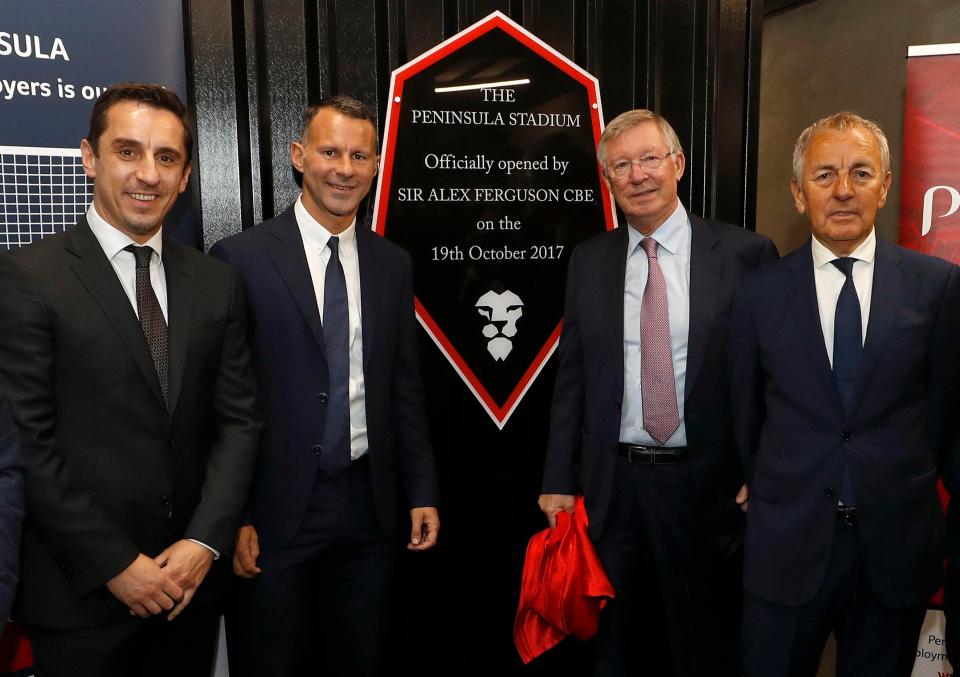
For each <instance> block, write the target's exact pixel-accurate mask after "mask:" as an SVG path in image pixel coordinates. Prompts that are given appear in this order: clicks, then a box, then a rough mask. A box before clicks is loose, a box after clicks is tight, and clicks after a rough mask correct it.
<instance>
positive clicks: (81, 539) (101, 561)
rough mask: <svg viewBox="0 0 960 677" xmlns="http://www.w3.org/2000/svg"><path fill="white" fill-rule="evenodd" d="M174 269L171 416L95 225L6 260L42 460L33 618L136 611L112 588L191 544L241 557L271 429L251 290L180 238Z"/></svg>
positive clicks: (11, 346) (8, 354)
mask: <svg viewBox="0 0 960 677" xmlns="http://www.w3.org/2000/svg"><path fill="white" fill-rule="evenodd" d="M163 266H164V271H165V274H166V281H167V300H168V315H169V328H168V335H169V402H170V405H169V413H168V412H167V410H166V409H165V408H164V404H163V399H162V395H161V392H160V384H159V380H158V378H157V375H156V371H155V369H154V366H153V361H152V359H151V357H150V350H149V348H148V346H147V342H146V338H145V337H144V334H143V331H142V329H141V327H140V324H139V322H138V320H137V317H136V313H135V312H134V309H133V307H132V305H131V303H130V301H129V299H128V297H127V295H126V294H125V293H124V291H123V287H122V286H121V284H120V281H119V279H118V278H117V275H116V273H115V272H114V269H113V267H112V266H111V264H110V262H109V261H108V260H107V257H106V256H105V255H104V253H103V249H102V248H101V247H100V244H99V243H98V242H97V240H96V238H95V237H94V235H93V233H92V231H91V230H90V227H89V226H88V225H87V223H86V219H81V220H80V222H79V223H78V224H77V226H76V227H75V228H73V229H72V230H70V231H68V232H66V233H62V234H58V235H53V236H51V237H48V238H46V239H44V240H42V241H41V242H38V243H36V244H34V245H31V246H29V247H25V248H23V249H19V250H16V251H13V252H10V253H7V254H4V255H0V289H2V290H3V293H2V294H0V380H2V384H3V387H4V388H5V389H6V392H7V394H8V396H9V398H10V403H11V406H12V410H13V415H14V418H15V420H16V422H17V424H18V425H19V427H20V432H21V442H22V446H23V456H24V465H25V467H26V496H27V519H26V523H25V528H24V537H23V553H22V572H23V575H22V577H21V579H22V580H21V596H20V599H19V605H18V606H19V609H20V618H21V619H22V620H23V621H24V622H26V623H28V624H33V625H38V626H45V627H54V628H56V627H61V628H77V627H95V626H99V625H103V624H107V623H112V622H115V621H121V620H128V619H129V618H130V616H129V614H128V613H127V609H126V607H125V606H124V605H123V604H121V603H120V602H119V601H118V600H117V599H116V598H114V597H113V596H112V595H111V594H110V592H109V591H108V590H107V589H106V588H105V587H104V584H105V583H106V582H107V581H109V580H110V579H111V578H113V577H114V576H116V575H117V574H119V573H120V572H121V571H123V570H124V569H125V568H126V567H127V566H128V565H129V564H130V563H131V562H132V561H133V560H134V559H135V558H136V557H137V555H138V553H144V554H145V555H148V556H155V555H157V554H159V553H160V552H161V551H162V550H163V549H164V548H166V547H167V546H169V545H170V544H171V543H173V542H174V541H176V540H178V539H180V538H193V539H196V540H199V541H201V542H203V543H206V544H207V545H209V546H211V547H213V548H215V549H217V550H219V551H220V553H221V554H222V555H224V557H223V558H222V559H223V560H225V561H226V562H227V564H223V563H222V562H221V563H217V564H219V565H222V566H229V564H228V562H229V559H230V553H231V552H232V549H233V540H234V537H235V532H236V528H237V525H238V524H239V521H240V516H241V512H242V508H243V504H244V501H245V499H246V494H247V490H248V486H249V480H250V475H251V473H252V470H253V462H254V456H255V454H256V446H257V436H258V430H259V417H258V414H257V410H256V402H255V390H254V382H253V373H252V370H251V368H250V358H249V350H248V347H247V343H246V338H245V323H244V308H243V300H242V296H241V293H240V288H239V284H238V282H237V280H236V276H235V275H234V273H233V271H231V270H230V268H229V267H228V266H225V265H223V264H222V263H221V262H219V261H215V260H214V259H211V258H209V257H207V256H204V255H203V254H201V253H200V252H197V251H195V250H193V249H190V248H188V247H185V246H183V245H180V244H178V243H176V242H173V241H169V240H164V244H163ZM217 564H215V568H216V567H217ZM208 578H209V576H208ZM206 587H208V586H207V582H206V581H205V582H204V585H202V586H201V588H200V590H199V592H198V595H197V597H195V598H194V599H195V601H194V602H193V603H195V604H196V603H198V598H199V600H202V599H203V597H204V596H205V594H206Z"/></svg>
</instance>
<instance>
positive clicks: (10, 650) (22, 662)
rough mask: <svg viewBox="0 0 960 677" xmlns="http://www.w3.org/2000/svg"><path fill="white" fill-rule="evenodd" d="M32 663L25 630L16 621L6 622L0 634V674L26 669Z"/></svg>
mask: <svg viewBox="0 0 960 677" xmlns="http://www.w3.org/2000/svg"><path fill="white" fill-rule="evenodd" d="M32 665H33V654H32V652H31V651H30V640H28V639H27V633H26V631H25V630H24V629H23V628H21V627H20V626H19V625H17V624H16V623H7V625H6V627H5V628H4V629H3V634H2V635H0V675H7V674H11V673H19V672H21V671H26V670H27V669H28V668H29V667H30V666H32Z"/></svg>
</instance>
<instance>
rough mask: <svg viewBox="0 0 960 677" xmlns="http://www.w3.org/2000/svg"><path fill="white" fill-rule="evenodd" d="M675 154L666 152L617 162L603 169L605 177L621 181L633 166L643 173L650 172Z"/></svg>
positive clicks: (669, 151) (670, 151)
mask: <svg viewBox="0 0 960 677" xmlns="http://www.w3.org/2000/svg"><path fill="white" fill-rule="evenodd" d="M675 152H676V151H672V150H668V151H667V152H666V153H664V154H663V155H647V156H645V157H642V158H640V159H639V160H617V161H616V162H614V163H613V164H612V165H607V166H606V167H604V171H606V173H607V176H612V177H613V178H615V179H622V178H623V177H625V176H627V175H628V174H629V173H630V171H631V170H632V169H633V166H634V165H636V166H637V167H639V168H640V169H642V170H643V171H645V172H652V171H653V170H655V169H660V165H662V164H663V161H664V160H666V159H667V158H668V157H670V156H671V155H673V154H674V153H675Z"/></svg>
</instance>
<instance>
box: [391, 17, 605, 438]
mask: <svg viewBox="0 0 960 677" xmlns="http://www.w3.org/2000/svg"><path fill="white" fill-rule="evenodd" d="M390 90H391V91H390V106H389V109H388V114H387V126H386V134H385V139H384V150H383V154H382V155H383V159H382V164H381V171H380V177H379V184H378V187H377V197H376V204H375V207H374V213H375V216H374V227H375V228H376V230H377V232H379V233H380V234H381V235H383V236H385V237H386V238H388V239H389V240H392V241H394V242H396V243H397V244H399V245H400V246H401V247H403V248H404V249H406V250H407V251H408V252H410V255H411V256H412V257H413V262H414V268H415V271H416V283H415V284H416V287H415V294H416V311H417V317H418V319H419V321H420V323H421V324H422V325H423V327H424V329H426V331H427V332H428V333H429V335H430V336H431V338H432V339H433V340H434V342H435V343H436V344H437V346H438V347H439V348H440V350H441V351H443V353H444V354H445V355H446V357H447V359H448V360H449V361H450V363H451V364H452V365H453V367H454V368H455V369H456V370H457V372H458V373H459V374H460V376H461V377H462V378H463V380H464V382H465V383H466V385H467V387H468V388H470V390H471V391H472V392H473V393H474V395H476V397H477V399H478V400H479V401H480V403H481V404H482V405H483V407H484V408H485V409H486V411H487V412H488V413H489V415H490V417H491V418H492V419H493V420H494V422H495V423H496V424H497V425H498V426H499V427H500V428H503V426H504V425H505V424H506V422H507V420H508V419H509V418H510V415H511V413H512V412H513V411H514V409H515V408H516V406H517V405H518V404H519V402H520V400H521V399H522V397H523V395H524V393H525V392H526V390H527V389H528V388H529V387H530V384H531V383H532V382H533V380H534V379H535V378H536V376H537V374H538V373H539V372H540V370H541V369H542V367H543V364H544V362H545V361H546V360H547V359H548V358H549V357H550V355H551V354H552V353H553V351H554V350H555V348H556V346H557V341H558V339H559V335H560V325H561V321H562V317H563V297H564V286H565V280H566V271H567V263H568V261H569V258H570V254H571V252H572V250H573V248H574V247H575V246H576V245H577V244H579V243H580V242H582V241H583V240H585V239H587V238H589V237H591V236H592V235H595V234H597V233H600V232H602V231H604V230H607V229H610V228H613V227H615V217H614V211H613V206H612V202H611V200H610V196H609V194H608V192H607V189H606V186H605V185H604V183H603V180H602V178H601V175H600V170H599V166H598V164H597V161H596V156H595V148H596V143H597V141H598V140H599V136H600V131H601V129H602V126H603V121H602V113H601V108H600V98H599V89H598V87H597V81H596V79H595V78H593V77H592V76H591V75H589V74H588V73H587V72H585V71H584V70H582V69H581V68H579V67H578V66H576V65H575V64H574V63H573V62H571V61H570V60H568V59H567V58H566V57H564V56H563V55H561V54H560V53H558V52H557V51H555V50H553V49H552V48H551V47H549V46H548V45H546V44H545V43H543V42H542V41H541V40H539V39H538V38H536V37H535V36H534V35H532V34H531V33H529V32H528V31H526V30H525V29H523V28H522V27H521V26H519V25H518V24H516V23H514V22H513V21H511V20H510V19H508V18H507V17H506V16H505V15H503V14H501V13H499V12H495V13H494V14H491V15H490V16H488V17H487V18H486V19H484V20H482V21H480V22H479V23H476V24H474V25H473V26H471V27H469V28H467V29H466V30H464V31H463V32H461V33H459V34H457V35H456V36H454V37H453V38H451V39H449V40H447V41H446V42H443V43H442V44H440V45H438V46H437V47H435V48H434V49H432V50H430V51H429V52H427V53H425V54H423V55H421V56H420V57H419V58H417V59H415V60H414V61H411V62H410V63H408V64H406V65H405V66H403V67H401V68H399V69H398V70H396V71H395V72H394V73H393V78H392V82H391V88H390Z"/></svg>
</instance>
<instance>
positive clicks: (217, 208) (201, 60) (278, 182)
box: [184, 0, 762, 675]
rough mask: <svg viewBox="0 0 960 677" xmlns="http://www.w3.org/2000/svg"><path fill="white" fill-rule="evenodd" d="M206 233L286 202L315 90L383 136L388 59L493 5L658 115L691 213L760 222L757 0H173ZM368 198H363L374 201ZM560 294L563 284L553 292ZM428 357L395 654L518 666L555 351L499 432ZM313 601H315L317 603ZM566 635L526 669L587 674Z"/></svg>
mask: <svg viewBox="0 0 960 677" xmlns="http://www.w3.org/2000/svg"><path fill="white" fill-rule="evenodd" d="M184 6H185V9H186V10H187V11H186V12H185V16H186V17H187V18H186V22H187V34H188V36H189V40H190V44H189V45H188V54H189V55H190V56H191V67H192V73H191V75H192V99H193V101H192V104H193V106H194V109H195V111H196V115H197V120H198V126H199V153H198V158H197V161H196V165H197V169H198V171H199V177H200V193H201V196H200V199H201V213H202V218H203V231H204V236H205V238H204V239H205V245H206V246H207V247H209V246H210V245H211V244H213V242H215V241H216V240H217V239H219V238H221V237H224V236H225V235H228V234H231V233H235V232H239V231H240V230H242V229H244V228H248V227H252V226H254V225H255V224H256V223H259V222H260V221H261V220H263V219H266V218H269V217H271V216H273V215H275V214H276V213H278V212H280V211H282V210H283V209H285V208H286V207H287V206H288V205H289V204H290V203H291V202H292V201H293V199H294V198H295V197H296V195H297V193H298V190H299V189H298V188H297V184H296V182H295V177H294V176H293V171H292V168H291V166H290V160H289V146H290V142H291V141H292V140H293V139H295V138H297V136H298V135H299V132H300V126H301V111H302V109H303V107H304V105H305V104H306V102H307V101H308V100H311V99H315V98H317V97H321V96H326V95H329V94H335V93H345V94H352V95H354V96H357V97H358V98H361V99H363V100H365V101H366V102H367V103H369V104H371V105H373V106H375V107H376V110H377V112H378V119H379V121H380V130H379V131H380V134H381V138H382V134H383V120H384V119H385V115H386V107H387V97H388V94H389V86H390V74H391V71H392V70H393V69H395V68H397V67H398V66H399V65H401V64H403V63H406V62H407V61H409V60H410V59H413V58H415V57H417V56H418V55H420V54H422V53H423V52H424V51H426V50H428V49H430V48H431V47H433V46H434V45H436V44H437V43H439V42H441V41H442V40H445V39H447V38H449V37H451V36H452V35H454V34H455V33H457V32H458V31H460V30H462V29H463V28H465V27H467V26H469V25H470V24H472V23H474V22H475V21H478V20H480V19H482V18H483V17H484V16H486V15H487V14H489V13H490V12H492V11H494V10H499V11H501V12H504V13H505V14H507V15H508V16H510V18H512V19H513V20H514V21H517V22H518V23H520V24H522V25H524V26H525V27H526V28H527V29H528V30H531V31H532V32H533V33H535V34H536V35H538V36H539V37H540V38H541V39H543V40H545V41H546V42H547V43H549V44H551V45H552V46H554V47H555V48H556V49H558V50H559V51H560V52H562V53H563V54H564V55H566V56H568V57H569V58H571V59H573V60H574V61H575V62H577V63H578V64H579V65H581V66H582V67H584V68H586V69H587V70H588V71H590V72H591V73H593V74H594V75H595V76H596V77H597V78H598V79H599V80H600V89H601V94H602V102H603V112H604V117H605V119H606V120H608V121H609V120H611V119H612V118H613V117H614V116H616V115H618V114H619V113H621V112H623V111H625V110H628V109H630V108H634V107H647V108H652V109H654V110H657V111H659V112H661V113H662V114H663V115H665V116H666V117H667V119H669V120H670V121H671V123H672V124H673V125H674V127H675V128H676V130H677V133H678V135H679V136H680V140H681V142H682V143H683V145H684V148H685V149H686V153H687V172H686V175H685V177H684V179H683V182H682V183H681V187H680V191H681V199H682V200H683V201H684V203H685V204H686V205H687V206H688V208H690V209H691V210H692V211H694V212H697V213H700V214H705V215H707V216H711V217H715V218H720V219H723V220H726V221H729V222H732V223H737V224H741V225H745V226H747V227H750V228H752V227H753V226H754V224H753V219H754V210H753V204H754V192H755V189H756V182H755V180H754V178H753V174H754V172H755V159H756V132H757V129H756V125H757V116H756V110H757V96H758V88H757V78H758V64H759V38H760V21H761V14H762V0H184ZM367 202H368V204H367V209H368V211H369V209H370V206H371V205H372V200H368V201H367ZM557 293H558V294H560V293H562V290H561V289H558V290H557ZM420 348H421V358H422V362H423V365H422V366H423V373H424V377H425V382H426V388H427V396H428V404H429V406H430V414H431V425H432V431H433V438H434V444H435V448H436V452H437V463H438V467H439V471H440V479H441V491H442V496H443V505H442V506H441V519H442V521H443V528H442V530H441V535H440V545H439V546H438V548H436V549H435V551H433V552H430V553H425V554H423V555H420V556H414V555H410V556H407V555H406V554H405V555H404V556H403V557H402V558H401V578H400V581H399V583H400V585H399V586H398V601H399V604H398V612H397V613H398V615H397V618H396V619H395V625H394V627H395V638H396V642H397V650H398V660H402V661H403V662H404V663H405V664H406V665H408V666H409V667H411V668H413V669H414V670H415V671H416V672H417V673H418V674H421V675H432V674H436V675H471V674H490V673H493V674H503V675H506V674H521V669H522V666H521V664H520V661H519V659H518V658H517V657H516V652H515V651H514V649H513V646H512V638H511V631H512V620H513V614H514V612H515V609H516V603H517V596H518V593H519V587H520V568H521V564H522V558H523V553H524V549H525V547H526V542H527V539H528V538H529V537H530V535H531V534H532V533H533V532H534V531H535V530H538V529H540V528H542V527H543V526H544V524H543V520H542V518H541V516H540V514H539V512H538V510H537V507H536V499H537V496H538V494H539V483H540V474H541V469H542V464H543V454H544V446H545V442H546V436H547V429H548V416H549V400H550V392H551V389H552V385H553V379H554V371H555V365H554V361H553V360H551V361H549V362H548V363H547V365H546V367H545V368H544V370H543V372H542V373H541V375H540V377H539V378H538V379H537V381H536V382H535V383H534V385H533V386H532V388H531V389H530V391H529V392H528V393H527V395H526V397H525V398H524V400H523V402H522V403H521V404H520V406H519V407H518V409H517V410H516V412H515V413H514V415H513V417H512V418H511V419H510V421H509V422H508V423H507V425H506V427H505V429H504V430H502V431H501V430H498V429H497V428H496V426H494V425H493V423H492V422H491V421H490V419H489V418H488V417H487V415H486V413H484V411H483V410H482V409H481V407H480V406H479V404H478V403H477V402H476V401H475V399H474V398H473V396H472V395H471V394H470V393H469V392H468V391H467V389H466V387H465V386H464V385H463V383H462V382H461V381H460V378H459V376H457V374H456V373H455V372H454V371H453V369H452V368H451V367H450V366H449V364H448V363H447V362H446V360H445V358H443V356H442V355H441V354H440V352H439V351H438V350H437V349H436V347H435V346H434V345H433V343H432V342H430V340H429V339H428V338H427V337H426V335H425V334H424V333H421V346H420ZM318 613H322V610H318ZM588 656H589V646H581V645H579V643H570V644H569V645H568V643H564V644H563V645H561V646H560V647H559V648H558V649H556V650H554V651H552V652H550V654H548V655H547V656H546V657H545V658H544V659H543V660H540V661H537V662H536V663H534V664H533V665H531V666H529V667H528V668H526V669H523V671H522V674H526V675H529V674H547V673H548V672H549V673H550V674H551V675H565V674H587V673H588V672H589V671H588V670H587V668H586V662H587V661H588Z"/></svg>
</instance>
